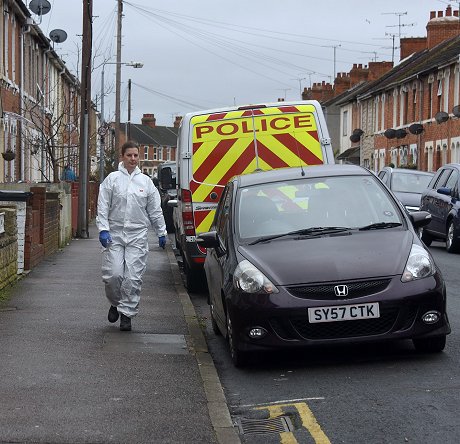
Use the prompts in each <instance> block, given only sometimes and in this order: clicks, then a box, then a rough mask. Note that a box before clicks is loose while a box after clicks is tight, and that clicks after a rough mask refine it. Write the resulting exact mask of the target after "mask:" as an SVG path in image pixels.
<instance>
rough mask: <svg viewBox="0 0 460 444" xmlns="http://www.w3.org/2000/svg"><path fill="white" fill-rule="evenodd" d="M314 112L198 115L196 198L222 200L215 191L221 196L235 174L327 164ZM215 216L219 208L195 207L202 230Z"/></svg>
mask: <svg viewBox="0 0 460 444" xmlns="http://www.w3.org/2000/svg"><path fill="white" fill-rule="evenodd" d="M314 111H315V108H314V107H313V106H312V105H297V106H284V107H283V106H282V105H280V106H278V107H269V108H259V109H254V110H237V111H230V112H227V113H216V114H208V115H201V116H195V117H193V118H192V120H191V125H192V126H193V128H192V131H193V139H192V142H193V155H192V176H193V179H192V181H191V183H190V190H191V192H192V199H193V202H212V203H217V200H218V199H214V200H213V199H211V197H210V195H211V193H212V192H213V191H214V192H216V193H217V195H218V196H219V197H220V194H221V192H222V189H223V186H224V185H225V184H226V183H227V182H228V181H229V180H230V179H231V178H232V177H233V176H235V175H239V174H247V173H251V172H253V171H255V170H256V169H262V170H272V169H276V168H285V167H293V166H300V165H303V166H305V165H317V164H322V163H323V155H322V150H321V144H320V142H319V138H318V131H317V125H316V121H315V113H314ZM254 132H255V134H256V140H257V144H256V143H255V142H254ZM213 217H214V210H205V211H195V227H196V231H197V233H199V232H202V231H207V230H208V229H209V227H210V226H211V223H212V219H213Z"/></svg>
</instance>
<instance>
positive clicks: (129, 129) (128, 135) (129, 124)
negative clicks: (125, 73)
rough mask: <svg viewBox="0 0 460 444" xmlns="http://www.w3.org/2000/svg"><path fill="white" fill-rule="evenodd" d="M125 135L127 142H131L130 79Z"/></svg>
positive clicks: (129, 82) (129, 83)
mask: <svg viewBox="0 0 460 444" xmlns="http://www.w3.org/2000/svg"><path fill="white" fill-rule="evenodd" d="M126 133H127V137H128V140H131V79H129V80H128V129H127V131H126Z"/></svg>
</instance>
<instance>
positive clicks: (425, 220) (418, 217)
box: [409, 211, 431, 228]
mask: <svg viewBox="0 0 460 444" xmlns="http://www.w3.org/2000/svg"><path fill="white" fill-rule="evenodd" d="M409 217H410V219H411V221H412V225H413V226H414V228H422V227H424V226H426V225H428V224H429V223H430V222H431V214H430V213H428V211H413V212H411V213H409Z"/></svg>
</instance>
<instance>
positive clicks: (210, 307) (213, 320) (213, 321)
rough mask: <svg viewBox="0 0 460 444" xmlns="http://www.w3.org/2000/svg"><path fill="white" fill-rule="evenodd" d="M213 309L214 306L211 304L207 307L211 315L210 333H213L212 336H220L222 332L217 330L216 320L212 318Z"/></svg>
mask: <svg viewBox="0 0 460 444" xmlns="http://www.w3.org/2000/svg"><path fill="white" fill-rule="evenodd" d="M213 308H214V305H213V304H210V305H209V311H210V313H211V315H210V316H211V326H212V331H213V332H214V334H215V335H216V336H221V335H222V332H221V331H220V329H219V326H218V325H217V322H216V318H215V317H214V313H213V311H214V310H213Z"/></svg>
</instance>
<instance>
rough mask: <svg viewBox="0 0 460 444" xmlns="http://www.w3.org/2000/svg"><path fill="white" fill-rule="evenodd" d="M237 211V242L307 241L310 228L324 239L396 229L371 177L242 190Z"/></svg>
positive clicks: (397, 218) (390, 206)
mask: <svg viewBox="0 0 460 444" xmlns="http://www.w3.org/2000/svg"><path fill="white" fill-rule="evenodd" d="M237 208H238V212H237V231H238V235H239V237H240V238H242V239H253V238H260V237H264V236H275V238H276V237H277V236H278V235H283V234H287V233H289V234H292V235H302V231H304V233H305V234H306V235H308V234H309V235H311V234H312V230H310V229H312V228H320V230H316V232H315V234H320V235H321V234H322V233H324V234H325V235H326V234H332V233H336V234H338V233H343V232H344V231H346V230H349V229H363V228H365V227H367V228H366V230H369V228H368V227H372V229H388V228H392V227H396V226H400V225H401V224H402V220H401V215H400V212H399V210H398V208H397V205H396V203H395V202H394V200H393V199H391V197H390V196H388V194H387V193H386V192H385V190H384V189H383V187H382V185H381V184H380V183H379V182H378V180H377V179H376V178H374V177H373V176H372V177H371V176H339V177H327V178H321V179H318V178H316V179H315V178H301V179H296V180H292V181H288V182H276V183H267V184H260V185H256V186H251V187H247V188H242V189H241V190H240V191H239V193H238V196H237ZM328 228H329V229H328ZM299 230H300V231H299ZM296 231H297V233H296Z"/></svg>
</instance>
